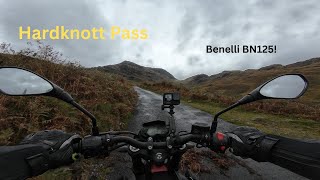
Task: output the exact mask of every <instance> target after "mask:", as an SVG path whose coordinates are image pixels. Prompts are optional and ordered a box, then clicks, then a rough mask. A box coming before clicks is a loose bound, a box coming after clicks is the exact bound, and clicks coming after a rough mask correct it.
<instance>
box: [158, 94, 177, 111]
mask: <svg viewBox="0 0 320 180" xmlns="http://www.w3.org/2000/svg"><path fill="white" fill-rule="evenodd" d="M179 104H180V94H179V93H178V92H174V93H164V94H163V102H162V106H161V109H162V110H164V109H166V108H168V109H170V111H169V114H170V115H171V116H173V114H174V111H173V109H174V106H175V105H179Z"/></svg>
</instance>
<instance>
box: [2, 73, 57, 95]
mask: <svg viewBox="0 0 320 180" xmlns="http://www.w3.org/2000/svg"><path fill="white" fill-rule="evenodd" d="M52 90H53V86H52V84H51V83H50V82H48V81H47V80H45V79H43V78H42V77H40V76H39V75H37V74H34V73H33V72H30V71H27V70H24V69H19V68H13V67H3V68H0V91H1V92H2V93H4V94H7V95H12V96H26V95H40V94H46V93H49V92H51V91H52Z"/></svg>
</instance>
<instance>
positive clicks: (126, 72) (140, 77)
mask: <svg viewBox="0 0 320 180" xmlns="http://www.w3.org/2000/svg"><path fill="white" fill-rule="evenodd" d="M96 69H98V70H100V71H105V72H109V73H114V74H118V75H121V76H124V77H126V78H127V79H129V80H132V81H138V82H144V81H150V82H160V81H171V80H176V78H175V77H174V76H173V75H172V74H170V73H169V72H168V71H166V70H164V69H161V68H152V67H145V66H141V65H138V64H136V63H133V62H131V61H123V62H121V63H118V64H114V65H107V66H99V67H96Z"/></svg>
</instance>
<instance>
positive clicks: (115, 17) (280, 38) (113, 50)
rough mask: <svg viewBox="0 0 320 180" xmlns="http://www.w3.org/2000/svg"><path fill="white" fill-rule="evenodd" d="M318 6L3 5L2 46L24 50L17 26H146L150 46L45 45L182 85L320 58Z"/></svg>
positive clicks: (257, 0)
mask: <svg viewBox="0 0 320 180" xmlns="http://www.w3.org/2000/svg"><path fill="white" fill-rule="evenodd" d="M319 9H320V1H317V0H310V1H299V0H280V1H268V0H253V1H243V2H242V1H241V2H240V1H238V0H230V1H220V0H203V1H197V0H186V1H183V3H181V1H169V0H164V1H160V0H158V1H152V2H151V1H148V0H141V1H137V2H136V1H135V2H133V1H94V0H91V1H81V0H72V1H62V0H59V1H53V0H52V1H51V0H50V1H36V0H31V1H26V2H24V1H17V0H11V1H7V2H6V3H5V6H3V5H2V4H1V2H0V11H1V12H3V13H2V16H1V17H0V40H4V41H7V42H10V43H12V44H13V45H14V46H15V45H16V44H17V46H18V47H20V48H21V47H24V46H25V42H22V41H20V40H17V37H18V35H17V32H18V31H17V27H18V26H20V25H23V26H26V25H31V26H35V27H38V28H43V27H46V28H50V27H53V26H55V25H65V26H68V27H76V28H90V27H93V26H94V27H96V26H98V27H100V26H102V27H105V28H108V27H110V25H119V26H123V27H128V28H136V27H138V28H146V29H148V31H149V35H150V38H149V39H148V40H145V41H122V40H117V41H110V40H109V41H108V40H105V41H62V40H61V41H47V42H48V43H50V44H52V45H53V46H54V47H56V48H57V49H61V50H62V51H63V53H64V54H66V55H67V56H69V57H71V58H76V59H78V60H80V62H81V63H82V64H83V65H85V66H96V65H107V64H113V63H118V62H119V61H122V60H123V59H127V60H131V61H134V62H135V63H139V64H141V65H150V66H153V67H161V68H165V69H166V70H168V71H169V72H170V73H172V74H173V75H174V76H176V77H177V78H180V79H184V78H187V77H188V76H192V75H195V74H202V73H206V74H209V75H211V74H215V73H219V72H222V71H224V70H237V69H240V70H244V69H248V68H260V67H261V66H266V65H270V64H289V63H293V62H296V61H300V60H305V59H308V58H311V57H315V56H319V52H318V47H319V46H320V32H319V29H320V14H319V13H318V11H319ZM231 44H239V45H243V44H248V45H264V44H267V45H268V44H270V45H277V53H276V54H206V53H205V48H206V45H214V46H230V45H231Z"/></svg>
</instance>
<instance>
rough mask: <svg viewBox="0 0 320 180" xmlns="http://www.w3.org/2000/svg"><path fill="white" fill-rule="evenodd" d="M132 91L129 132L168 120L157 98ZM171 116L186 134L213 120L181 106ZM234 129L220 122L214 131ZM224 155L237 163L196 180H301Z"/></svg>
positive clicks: (267, 165)
mask: <svg viewBox="0 0 320 180" xmlns="http://www.w3.org/2000/svg"><path fill="white" fill-rule="evenodd" d="M135 90H136V92H137V93H138V95H139V100H138V104H137V107H136V111H135V115H134V117H133V119H132V120H130V122H129V123H128V129H129V130H130V131H134V132H138V131H139V129H140V128H141V127H142V124H143V123H145V122H149V121H154V120H168V118H169V114H168V113H167V112H166V111H162V110H161V104H162V96H161V95H158V94H156V93H153V92H150V91H147V90H144V89H141V88H139V87H135ZM174 117H175V122H176V128H177V131H183V130H184V131H188V132H190V130H191V125H192V124H193V123H195V122H201V123H207V124H208V125H210V124H211V121H212V119H213V118H212V116H211V115H210V114H208V113H206V112H203V111H200V110H198V109H195V108H192V107H190V106H186V105H184V104H180V105H179V106H176V108H175V114H174ZM235 127H237V126H236V125H233V124H230V123H228V122H225V121H223V120H221V119H219V121H218V131H221V132H225V131H230V130H232V129H233V128H235ZM227 155H228V156H229V157H230V158H232V159H234V160H236V161H237V162H238V163H236V164H235V165H233V166H231V167H230V168H229V170H227V172H224V173H223V174H221V173H219V172H221V171H220V170H219V168H216V169H214V171H213V172H211V173H200V174H198V175H197V177H198V178H199V179H281V180H282V179H287V180H288V179H305V178H303V177H301V176H299V175H296V174H294V173H292V172H290V171H288V170H286V169H283V168H281V167H279V166H276V165H273V164H271V163H266V162H264V163H258V162H255V161H253V160H251V159H242V158H240V157H236V156H234V155H232V154H231V153H227ZM204 163H205V165H206V166H208V167H215V164H214V163H213V161H210V160H209V161H208V160H204Z"/></svg>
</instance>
